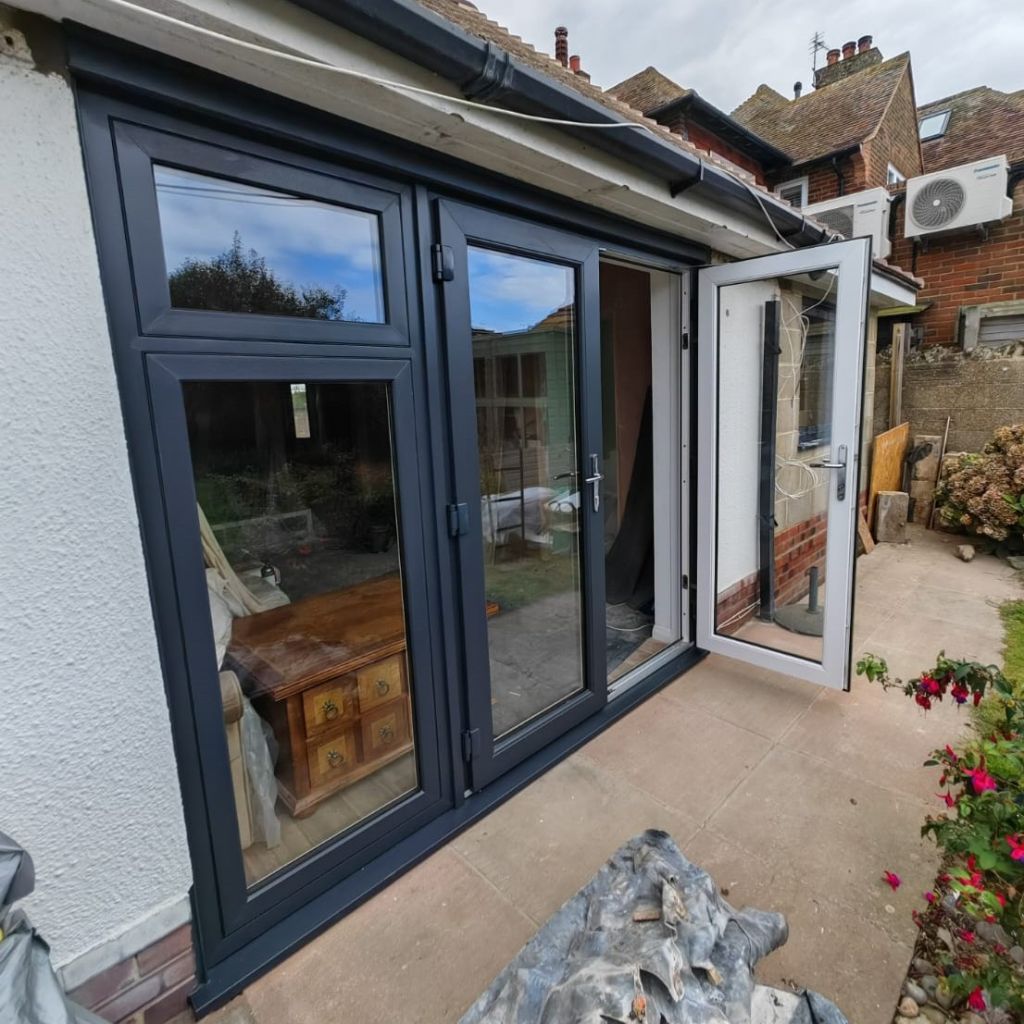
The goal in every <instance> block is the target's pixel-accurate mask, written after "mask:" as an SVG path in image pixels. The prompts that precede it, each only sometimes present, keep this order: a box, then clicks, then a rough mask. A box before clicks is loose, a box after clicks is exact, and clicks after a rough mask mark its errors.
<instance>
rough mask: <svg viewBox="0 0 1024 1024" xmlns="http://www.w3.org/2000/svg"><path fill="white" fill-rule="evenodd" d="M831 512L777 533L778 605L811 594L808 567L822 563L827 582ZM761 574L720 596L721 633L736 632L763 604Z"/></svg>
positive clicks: (819, 566)
mask: <svg viewBox="0 0 1024 1024" xmlns="http://www.w3.org/2000/svg"><path fill="white" fill-rule="evenodd" d="M827 525H828V522H827V515H826V513H824V512H821V513H819V514H817V515H815V516H811V518H810V519H805V520H804V521H803V522H800V523H796V524H794V525H793V526H789V527H787V528H786V529H785V530H780V531H779V532H778V533H776V534H775V606H776V607H777V608H781V607H782V606H783V605H786V604H793V603H795V602H797V601H799V600H800V599H801V598H802V597H804V595H805V594H806V593H807V589H808V588H807V570H808V569H810V567H811V566H812V565H816V566H818V568H819V570H820V571H821V574H820V576H819V579H820V580H821V582H822V583H824V582H825V545H826V540H827V535H828V533H827ZM759 593H760V587H759V585H758V574H757V573H756V572H755V573H751V575H749V576H745V577H744V578H743V579H742V580H740V581H739V582H738V583H734V584H733V585H732V586H731V587H729V589H728V590H726V591H725V592H724V593H722V594H721V595H720V596H719V598H718V605H717V608H716V610H715V612H716V620H717V622H719V623H722V626H721V627H719V632H722V633H734V632H735V631H736V630H738V629H739V628H740V626H742V625H743V623H744V622H747V621H748V620H749V619H750V618H752V617H753V616H754V615H755V614H756V612H757V610H758V607H759V600H758V595H759Z"/></svg>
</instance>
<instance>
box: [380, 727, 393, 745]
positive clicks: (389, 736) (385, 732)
mask: <svg viewBox="0 0 1024 1024" xmlns="http://www.w3.org/2000/svg"><path fill="white" fill-rule="evenodd" d="M377 735H378V736H379V737H380V738H381V741H382V742H383V743H391V742H392V741H393V740H394V738H395V730H394V727H393V726H390V725H382V726H381V727H380V732H378V733H377Z"/></svg>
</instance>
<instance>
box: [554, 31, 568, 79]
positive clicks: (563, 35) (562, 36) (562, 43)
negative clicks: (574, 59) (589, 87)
mask: <svg viewBox="0 0 1024 1024" xmlns="http://www.w3.org/2000/svg"><path fill="white" fill-rule="evenodd" d="M555 60H557V61H558V63H559V64H561V65H562V67H563V68H566V67H568V66H569V30H568V29H567V28H566V27H565V26H564V25H559V26H558V28H556V29H555Z"/></svg>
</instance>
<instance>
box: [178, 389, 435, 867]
mask: <svg viewBox="0 0 1024 1024" xmlns="http://www.w3.org/2000/svg"><path fill="white" fill-rule="evenodd" d="M184 399H185V409H186V415H187V420H188V432H189V442H190V449H191V455H192V466H193V472H194V478H195V487H196V497H197V499H198V508H197V515H198V521H199V531H200V536H201V539H202V547H203V561H204V569H205V572H206V581H207V592H208V598H209V604H210V618H211V623H212V627H213V637H214V648H215V651H216V657H217V668H218V670H219V693H217V694H211V695H210V698H209V699H211V700H220V701H221V703H222V706H223V713H224V735H225V742H226V744H227V753H228V759H229V763H230V769H231V783H232V787H233V790H234V798H235V812H236V815H237V818H238V831H239V836H240V840H241V844H242V852H243V859H244V863H245V873H246V879H247V881H248V883H249V884H250V885H252V884H254V883H256V882H258V881H260V880H261V879H263V878H265V877H266V876H268V875H269V874H271V873H272V872H274V871H276V870H277V869H279V868H281V867H283V866H284V865H286V864H288V863H290V862H291V861H293V860H295V859H296V858H298V857H301V856H303V855H304V854H305V853H307V852H308V851H309V850H311V849H313V848H314V847H316V846H318V845H319V844H320V843H322V842H324V841H325V840H327V839H330V838H332V837H335V836H338V835H340V834H341V833H343V832H345V831H347V830H349V829H351V828H353V827H354V826H355V825H356V824H358V823H359V822H362V821H364V820H366V819H367V818H368V817H369V816H371V815H374V814H377V813H379V812H380V811H381V810H382V809H383V808H385V807H387V806H389V805H390V804H393V803H394V802H395V801H396V800H398V799H399V798H400V797H402V796H404V795H406V794H409V793H412V792H413V791H415V790H416V789H417V773H416V758H415V755H414V749H413V747H414V735H413V715H412V700H413V696H412V694H413V688H414V686H413V683H414V681H413V680H412V679H411V677H410V672H409V662H408V659H407V657H406V625H405V609H404V601H403V592H402V576H401V553H400V550H399V544H398V527H397V517H396V489H395V479H394V469H393V448H392V439H391V438H392V434H391V413H390V409H389V394H388V385H387V384H385V383H378V382H365V381H337V382H335V381H331V382H324V381H304V382H295V381H281V382H278V381H191V382H188V383H186V384H185V385H184ZM214 678H216V677H214Z"/></svg>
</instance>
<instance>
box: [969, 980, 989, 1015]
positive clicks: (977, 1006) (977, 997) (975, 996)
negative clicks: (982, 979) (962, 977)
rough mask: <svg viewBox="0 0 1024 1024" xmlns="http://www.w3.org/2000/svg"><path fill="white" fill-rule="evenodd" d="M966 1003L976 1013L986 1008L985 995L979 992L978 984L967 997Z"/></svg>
mask: <svg viewBox="0 0 1024 1024" xmlns="http://www.w3.org/2000/svg"><path fill="white" fill-rule="evenodd" d="M967 1005H968V1006H969V1007H970V1008H971V1009H972V1010H974V1011H976V1012H977V1013H981V1012H983V1011H984V1010H985V1009H986V1006H985V997H984V996H983V995H982V994H981V986H980V985H979V986H978V987H977V988H975V989H974V991H973V992H971V994H970V995H969V996H968V997H967Z"/></svg>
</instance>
